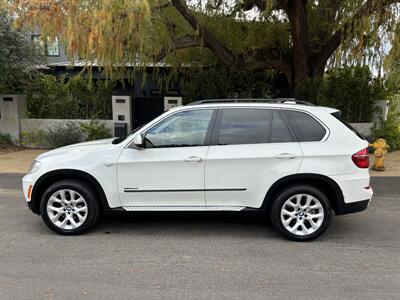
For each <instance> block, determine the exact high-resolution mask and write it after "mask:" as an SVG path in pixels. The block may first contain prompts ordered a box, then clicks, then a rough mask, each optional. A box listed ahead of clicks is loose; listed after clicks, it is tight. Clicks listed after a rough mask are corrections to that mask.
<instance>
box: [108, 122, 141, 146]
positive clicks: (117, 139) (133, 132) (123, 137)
mask: <svg viewBox="0 0 400 300" xmlns="http://www.w3.org/2000/svg"><path fill="white" fill-rule="evenodd" d="M146 124H147V123H146ZM146 124H143V125H140V126H139V127H137V128H135V129H134V130H133V131H131V132H130V133H128V134H127V135H125V136H121V137H117V138H115V139H114V140H113V141H112V143H113V144H119V143H121V142H123V141H125V140H126V139H127V138H128V137H130V136H132V135H133V134H135V133H136V132H137V131H138V130H139V129H141V128H142V127H143V126H145V125H146Z"/></svg>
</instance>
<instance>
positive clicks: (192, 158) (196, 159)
mask: <svg viewBox="0 0 400 300" xmlns="http://www.w3.org/2000/svg"><path fill="white" fill-rule="evenodd" d="M184 161H185V162H191V163H195V162H202V161H203V159H202V158H201V157H198V156H189V157H186V158H185V159H184Z"/></svg>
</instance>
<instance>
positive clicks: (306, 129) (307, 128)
mask: <svg viewBox="0 0 400 300" xmlns="http://www.w3.org/2000/svg"><path fill="white" fill-rule="evenodd" d="M283 113H284V114H285V116H286V119H287V120H288V122H289V124H290V127H291V128H292V130H293V132H294V134H295V135H296V138H297V140H298V141H299V142H311V141H320V140H322V138H323V137H324V136H325V134H326V130H325V128H324V127H323V126H322V125H321V124H320V123H319V122H318V121H317V120H315V119H314V118H313V117H312V116H310V115H308V114H306V113H302V112H298V111H291V110H287V111H283Z"/></svg>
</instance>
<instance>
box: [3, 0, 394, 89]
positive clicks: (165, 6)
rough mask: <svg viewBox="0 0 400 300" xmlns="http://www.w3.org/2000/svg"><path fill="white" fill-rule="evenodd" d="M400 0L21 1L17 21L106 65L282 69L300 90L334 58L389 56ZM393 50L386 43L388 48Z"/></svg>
mask: <svg viewBox="0 0 400 300" xmlns="http://www.w3.org/2000/svg"><path fill="white" fill-rule="evenodd" d="M399 2H400V0H314V1H311V0H308V1H307V0H296V1H295V0H198V1H193V0H191V1H189V0H187V1H185V0H63V1H59V0H14V1H12V4H11V6H10V10H11V11H12V13H13V14H15V15H16V16H18V18H17V19H16V23H17V25H28V26H31V27H35V26H38V27H39V28H40V29H41V30H42V32H43V33H44V34H45V35H46V36H49V37H50V38H54V37H55V36H59V38H60V40H61V41H62V42H63V43H64V44H65V45H66V48H67V52H68V54H69V57H70V58H71V59H73V58H74V57H79V58H80V59H85V60H88V61H89V62H92V63H93V62H96V63H97V64H98V65H101V66H102V67H104V69H105V70H106V72H107V73H108V74H113V75H120V76H124V75H125V72H126V70H127V69H126V68H125V67H126V66H131V65H136V66H144V65H145V64H149V63H158V62H160V61H161V60H162V61H163V62H165V63H167V64H169V65H171V66H174V67H176V69H179V68H181V67H186V66H188V65H190V66H192V67H196V66H200V67H201V66H213V65H222V66H223V67H225V68H227V69H230V70H244V69H245V70H248V71H250V72H252V71H267V70H271V69H272V70H275V71H276V72H280V73H282V74H284V75H285V76H286V78H287V81H288V83H289V86H290V87H291V88H292V91H293V92H295V91H296V90H297V88H298V87H299V86H300V85H301V84H302V83H304V82H305V81H307V80H309V79H312V78H314V77H321V76H322V74H323V72H324V70H325V68H326V66H327V64H328V63H330V64H341V63H342V62H343V61H346V62H357V63H359V62H361V63H364V64H377V65H380V64H382V62H383V58H384V56H385V51H384V50H385V48H387V47H388V45H391V47H392V51H397V52H398V49H399V47H400V45H399V43H400V40H399V37H398V34H399V30H398V26H399V25H398V24H399V19H400V13H399V12H400V7H399ZM386 52H387V51H386Z"/></svg>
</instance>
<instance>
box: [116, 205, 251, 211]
mask: <svg viewBox="0 0 400 300" xmlns="http://www.w3.org/2000/svg"><path fill="white" fill-rule="evenodd" d="M245 208H246V207H245V206H124V207H123V209H125V210H126V211H240V210H242V209H245Z"/></svg>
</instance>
